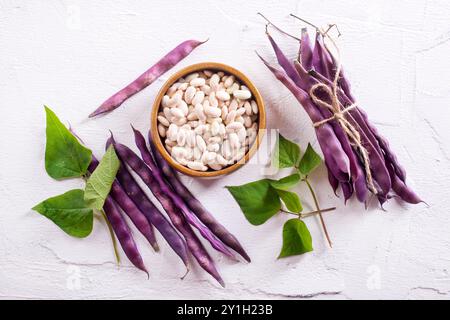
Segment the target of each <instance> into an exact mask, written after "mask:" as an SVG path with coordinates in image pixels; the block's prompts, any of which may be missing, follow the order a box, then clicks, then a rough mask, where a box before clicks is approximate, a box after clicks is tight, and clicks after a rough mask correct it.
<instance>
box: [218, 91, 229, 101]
mask: <svg viewBox="0 0 450 320" xmlns="http://www.w3.org/2000/svg"><path fill="white" fill-rule="evenodd" d="M216 97H217V99H219V100H221V101H228V100H230V95H229V94H228V93H227V92H226V91H223V90H220V91H217V92H216Z"/></svg>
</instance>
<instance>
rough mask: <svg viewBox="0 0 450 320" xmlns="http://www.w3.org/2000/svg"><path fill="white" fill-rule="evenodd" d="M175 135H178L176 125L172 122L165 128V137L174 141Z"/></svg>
mask: <svg viewBox="0 0 450 320" xmlns="http://www.w3.org/2000/svg"><path fill="white" fill-rule="evenodd" d="M177 135H178V126H177V125H176V124H174V123H172V124H171V125H170V126H169V129H168V130H167V138H168V139H169V140H170V141H176V140H177Z"/></svg>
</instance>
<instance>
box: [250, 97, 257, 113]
mask: <svg viewBox="0 0 450 320" xmlns="http://www.w3.org/2000/svg"><path fill="white" fill-rule="evenodd" d="M251 105H252V112H253V114H258V111H259V110H258V104H257V103H256V101H255V100H252V102H251Z"/></svg>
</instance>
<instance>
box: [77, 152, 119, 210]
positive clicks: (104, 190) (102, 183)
mask: <svg viewBox="0 0 450 320" xmlns="http://www.w3.org/2000/svg"><path fill="white" fill-rule="evenodd" d="M119 167H120V161H119V158H118V157H117V154H116V152H115V151H114V147H113V146H112V145H110V146H109V148H108V150H107V151H106V153H105V155H104V156H103V159H102V160H101V161H100V163H99V165H98V166H97V168H96V169H95V171H94V172H93V173H92V175H91V176H90V177H89V179H88V181H87V182H86V189H85V191H84V200H85V201H86V204H87V205H88V206H89V207H90V208H93V209H97V210H101V209H102V208H103V205H104V203H105V199H106V197H107V196H108V194H109V192H110V191H111V186H112V184H113V182H114V179H115V178H116V174H117V171H118V170H119Z"/></svg>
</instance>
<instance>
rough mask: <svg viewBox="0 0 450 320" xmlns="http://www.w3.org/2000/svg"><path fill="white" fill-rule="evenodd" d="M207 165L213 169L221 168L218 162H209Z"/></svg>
mask: <svg viewBox="0 0 450 320" xmlns="http://www.w3.org/2000/svg"><path fill="white" fill-rule="evenodd" d="M208 167H210V168H211V169H213V170H215V171H219V170H222V166H221V165H220V164H218V163H209V164H208Z"/></svg>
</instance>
